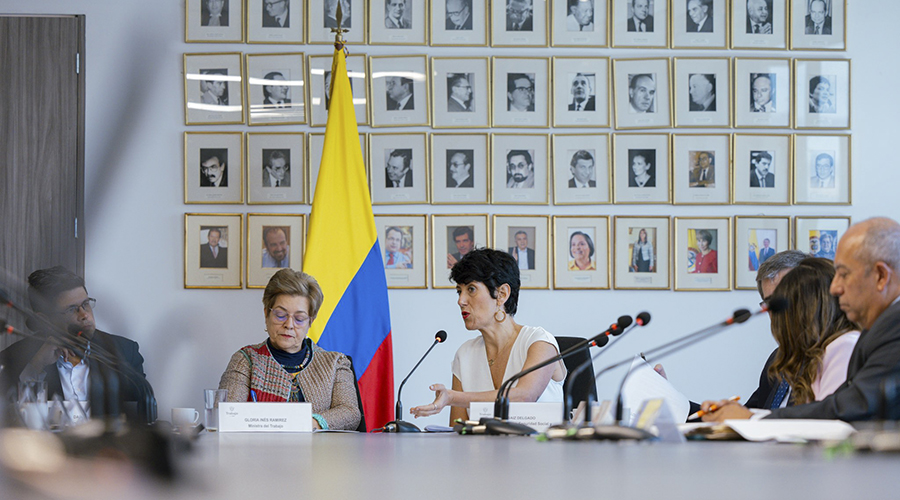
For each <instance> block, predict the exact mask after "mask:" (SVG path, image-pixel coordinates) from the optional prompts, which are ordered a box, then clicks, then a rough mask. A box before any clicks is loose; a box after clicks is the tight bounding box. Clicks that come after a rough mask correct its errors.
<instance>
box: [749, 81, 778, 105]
mask: <svg viewBox="0 0 900 500" xmlns="http://www.w3.org/2000/svg"><path fill="white" fill-rule="evenodd" d="M750 97H751V101H750V112H751V113H774V112H775V74H774V73H751V74H750Z"/></svg>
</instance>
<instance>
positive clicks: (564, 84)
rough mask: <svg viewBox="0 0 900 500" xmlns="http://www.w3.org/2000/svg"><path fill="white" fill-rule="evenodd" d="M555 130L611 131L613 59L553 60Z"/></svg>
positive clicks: (566, 58)
mask: <svg viewBox="0 0 900 500" xmlns="http://www.w3.org/2000/svg"><path fill="white" fill-rule="evenodd" d="M553 102H554V106H553V126H554V127H609V58H607V57H554V58H553Z"/></svg>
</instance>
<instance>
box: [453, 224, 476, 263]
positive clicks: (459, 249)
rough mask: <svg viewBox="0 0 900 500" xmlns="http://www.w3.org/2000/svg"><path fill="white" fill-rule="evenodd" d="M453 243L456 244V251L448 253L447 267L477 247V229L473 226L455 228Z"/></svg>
mask: <svg viewBox="0 0 900 500" xmlns="http://www.w3.org/2000/svg"><path fill="white" fill-rule="evenodd" d="M453 243H454V244H456V253H448V254H447V269H450V268H451V267H453V265H454V264H456V263H457V262H459V259H462V258H463V257H465V256H466V254H468V253H469V252H471V251H472V250H473V249H475V231H474V230H473V229H472V227H471V226H459V227H457V228H456V229H454V230H453Z"/></svg>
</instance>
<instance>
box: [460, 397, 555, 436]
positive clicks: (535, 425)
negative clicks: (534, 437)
mask: <svg viewBox="0 0 900 500" xmlns="http://www.w3.org/2000/svg"><path fill="white" fill-rule="evenodd" d="M562 410H563V404H562V403H510V404H509V421H510V422H516V423H519V424H525V425H527V426H529V427H531V428H532V429H534V430H536V431H538V432H544V431H546V430H547V428H549V427H550V426H551V425H556V424H561V423H562ZM493 416H494V402H493V401H491V402H490V403H483V402H478V403H469V420H478V419H480V418H481V417H493Z"/></svg>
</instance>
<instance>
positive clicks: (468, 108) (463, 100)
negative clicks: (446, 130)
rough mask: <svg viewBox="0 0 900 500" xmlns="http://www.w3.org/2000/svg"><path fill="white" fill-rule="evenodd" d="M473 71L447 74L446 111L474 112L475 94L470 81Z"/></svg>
mask: <svg viewBox="0 0 900 500" xmlns="http://www.w3.org/2000/svg"><path fill="white" fill-rule="evenodd" d="M474 81H475V74H474V73H450V74H448V75H447V112H448V113H474V112H475V94H474V88H473V87H472V83H473V82H474Z"/></svg>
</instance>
